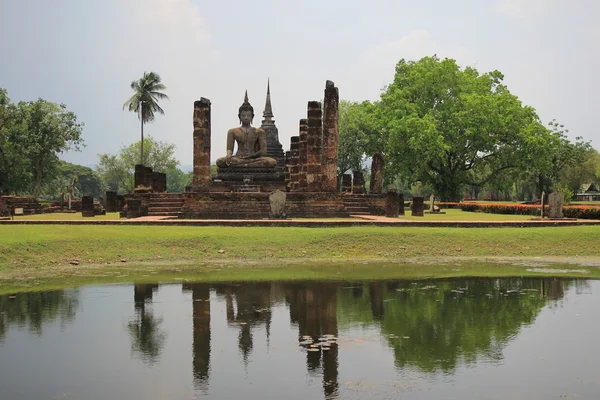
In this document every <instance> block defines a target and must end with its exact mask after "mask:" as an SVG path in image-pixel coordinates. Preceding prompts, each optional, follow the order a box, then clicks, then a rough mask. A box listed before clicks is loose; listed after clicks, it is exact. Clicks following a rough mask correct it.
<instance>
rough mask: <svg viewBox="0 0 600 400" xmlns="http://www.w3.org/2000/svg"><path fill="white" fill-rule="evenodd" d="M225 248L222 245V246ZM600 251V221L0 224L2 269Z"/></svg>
mask: <svg viewBox="0 0 600 400" xmlns="http://www.w3.org/2000/svg"><path fill="white" fill-rule="evenodd" d="M219 250H222V252H221V253H219ZM575 255H579V256H598V255H600V226H571V227H543V228H418V227H372V226H358V227H340V228H296V227H220V226H210V227H194V226H189V227H188V226H112V225H111V226H80V225H0V271H1V270H3V269H4V270H6V269H9V268H20V267H35V268H43V267H45V266H52V265H57V264H68V263H69V262H70V261H72V260H79V261H80V262H81V263H82V264H83V263H100V264H105V263H115V262H116V263H118V262H120V260H122V259H124V260H127V261H128V262H130V261H141V262H146V261H161V262H168V261H177V262H181V261H183V262H195V261H201V262H204V261H207V262H210V261H211V260H232V261H240V262H247V261H258V262H262V261H268V262H278V260H289V259H318V260H327V259H333V260H335V259H337V260H340V259H342V260H344V259H345V260H358V261H360V260H389V259H404V258H407V257H448V256H449V257H453V256H461V257H462V256H466V257H482V256H483V257H485V256H513V257H520V256H575Z"/></svg>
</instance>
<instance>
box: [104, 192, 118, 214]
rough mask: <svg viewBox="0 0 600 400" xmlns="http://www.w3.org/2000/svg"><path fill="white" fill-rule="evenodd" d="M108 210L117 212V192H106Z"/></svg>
mask: <svg viewBox="0 0 600 400" xmlns="http://www.w3.org/2000/svg"><path fill="white" fill-rule="evenodd" d="M105 197H106V206H105V207H104V208H106V212H117V192H113V191H110V190H109V191H107V192H106V196H105Z"/></svg>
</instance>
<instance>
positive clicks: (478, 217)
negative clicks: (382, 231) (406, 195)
mask: <svg viewBox="0 0 600 400" xmlns="http://www.w3.org/2000/svg"><path fill="white" fill-rule="evenodd" d="M405 212H406V215H401V216H400V217H399V218H400V219H405V220H415V221H526V220H529V219H532V218H534V217H533V216H532V215H511V214H490V213H483V212H470V211H463V210H460V209H457V208H448V209H442V212H445V213H446V214H425V215H424V216H423V217H413V216H412V215H411V212H410V209H405Z"/></svg>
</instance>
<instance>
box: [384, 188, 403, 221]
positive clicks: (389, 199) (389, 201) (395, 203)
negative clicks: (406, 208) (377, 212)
mask: <svg viewBox="0 0 600 400" xmlns="http://www.w3.org/2000/svg"><path fill="white" fill-rule="evenodd" d="M399 214H400V196H398V192H397V191H396V190H395V189H390V190H388V192H387V195H386V197H385V216H386V217H388V218H398V215H399Z"/></svg>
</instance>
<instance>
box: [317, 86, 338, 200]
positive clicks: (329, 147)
mask: <svg viewBox="0 0 600 400" xmlns="http://www.w3.org/2000/svg"><path fill="white" fill-rule="evenodd" d="M324 99H325V100H324V102H323V178H322V179H323V180H322V185H321V189H322V190H323V191H324V192H339V190H338V181H337V163H338V137H339V135H338V119H339V111H338V106H339V102H340V95H339V92H338V88H337V87H335V85H334V83H333V82H332V81H327V83H326V84H325V97H324Z"/></svg>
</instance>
